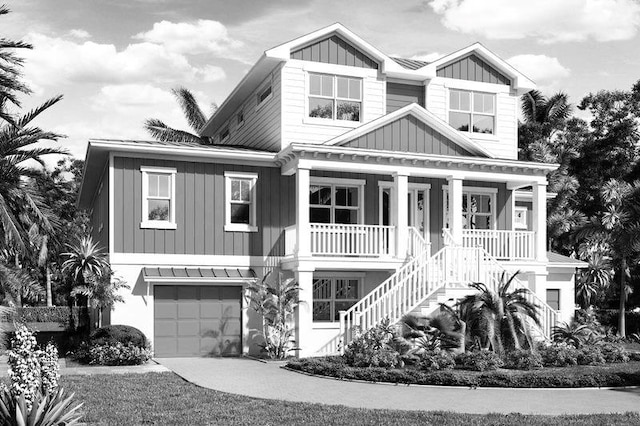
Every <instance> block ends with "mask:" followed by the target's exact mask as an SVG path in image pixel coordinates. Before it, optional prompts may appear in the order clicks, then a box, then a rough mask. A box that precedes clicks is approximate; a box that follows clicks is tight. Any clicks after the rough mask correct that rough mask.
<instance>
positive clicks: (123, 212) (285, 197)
mask: <svg viewBox="0 0 640 426" xmlns="http://www.w3.org/2000/svg"><path fill="white" fill-rule="evenodd" d="M140 166H157V167H175V168H176V169H177V174H176V200H175V206H176V224H177V229H175V230H164V229H141V228H140V222H141V220H142V174H141V172H140ZM225 171H238V172H253V173H258V181H257V187H256V194H257V197H258V199H257V205H256V209H257V211H256V216H257V225H258V229H259V231H258V232H226V231H224V223H225V217H224V202H225V194H224V172H225ZM114 178H115V193H116V194H118V193H120V194H122V196H121V197H116V199H115V206H114V215H115V217H114V222H115V224H116V228H115V230H114V231H115V232H114V238H115V251H116V252H119V253H166V254H207V255H243V256H263V255H266V254H270V255H276V256H277V255H282V254H283V253H284V241H283V239H284V236H283V230H284V228H285V227H286V226H289V225H291V224H293V222H294V216H295V204H294V203H293V197H294V190H295V186H294V185H295V180H294V178H293V177H285V176H282V175H281V174H280V170H279V169H278V168H273V167H264V168H260V167H250V166H239V165H227V164H212V163H190V162H177V161H170V160H151V159H132V158H121V157H116V158H115V176H114Z"/></svg>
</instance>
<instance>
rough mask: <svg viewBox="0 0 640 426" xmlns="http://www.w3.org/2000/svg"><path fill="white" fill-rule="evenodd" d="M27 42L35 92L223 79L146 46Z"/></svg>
mask: <svg viewBox="0 0 640 426" xmlns="http://www.w3.org/2000/svg"><path fill="white" fill-rule="evenodd" d="M28 40H29V41H30V42H31V43H33V44H34V45H35V46H36V48H35V49H33V50H32V51H27V52H25V54H24V56H25V59H26V65H25V76H26V79H27V80H28V81H29V82H30V83H32V85H34V89H35V90H36V91H38V88H39V86H40V87H46V86H59V85H61V84H69V83H74V84H75V83H99V84H114V83H159V82H164V83H175V82H176V81H180V82H185V81H186V82H188V81H193V80H194V79H200V78H205V77H206V81H214V80H220V79H222V78H224V71H222V70H221V69H218V70H216V69H215V67H211V66H208V67H204V68H199V67H196V66H193V65H191V63H190V62H189V61H188V60H187V58H186V57H185V56H184V55H181V54H179V53H175V52H170V51H168V50H167V49H166V48H165V47H164V46H161V45H158V44H153V43H148V42H143V43H135V44H130V45H128V46H127V47H125V48H124V49H121V50H118V49H117V48H116V46H114V45H113V44H100V43H95V42H92V41H84V42H80V43H79V42H76V41H71V40H65V39H62V38H56V37H49V36H46V35H42V34H30V35H29V36H28ZM212 79H213V80H212Z"/></svg>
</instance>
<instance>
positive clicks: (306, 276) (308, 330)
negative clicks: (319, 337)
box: [295, 267, 314, 357]
mask: <svg viewBox="0 0 640 426" xmlns="http://www.w3.org/2000/svg"><path fill="white" fill-rule="evenodd" d="M311 269H312V268H306V267H299V268H298V269H297V270H296V271H295V275H296V281H297V283H298V286H299V287H300V290H299V291H298V297H299V300H300V304H299V305H298V307H297V308H296V311H295V321H296V347H297V348H299V349H298V350H297V351H296V352H297V355H298V356H299V357H306V356H311V355H313V350H314V349H313V348H312V347H311V343H312V342H313V271H312V270H311Z"/></svg>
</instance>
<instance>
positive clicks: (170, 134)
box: [144, 87, 218, 145]
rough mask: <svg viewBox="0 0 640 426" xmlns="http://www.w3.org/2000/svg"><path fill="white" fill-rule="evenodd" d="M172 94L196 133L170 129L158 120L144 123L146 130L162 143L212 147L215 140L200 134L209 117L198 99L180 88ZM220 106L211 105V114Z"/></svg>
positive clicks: (149, 120) (172, 90)
mask: <svg viewBox="0 0 640 426" xmlns="http://www.w3.org/2000/svg"><path fill="white" fill-rule="evenodd" d="M171 93H173V96H175V98H176V100H177V101H178V103H179V104H180V108H181V109H182V112H183V113H184V116H185V118H186V119H187V123H189V127H191V129H192V130H193V131H194V132H195V133H191V132H188V131H185V130H180V129H175V128H173V127H169V126H168V125H166V124H165V123H164V122H163V121H162V120H158V119H157V118H149V119H147V120H145V122H144V128H145V129H146V130H147V132H149V134H150V135H151V137H152V138H154V139H156V140H159V141H161V142H192V143H199V144H202V145H212V144H213V138H211V137H208V136H200V135H199V134H198V132H199V131H200V129H202V128H203V127H204V125H205V124H206V123H207V117H206V116H205V114H204V112H203V111H202V109H201V108H200V106H199V105H198V102H197V101H196V98H195V97H194V96H193V93H191V92H190V91H189V90H188V89H185V88H184V87H178V88H176V89H171ZM217 109H218V106H217V105H216V104H213V105H211V114H214V113H215V112H216V110H217Z"/></svg>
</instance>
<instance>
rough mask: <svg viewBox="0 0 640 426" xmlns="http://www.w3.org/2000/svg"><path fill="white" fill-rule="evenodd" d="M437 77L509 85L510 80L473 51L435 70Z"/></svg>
mask: <svg viewBox="0 0 640 426" xmlns="http://www.w3.org/2000/svg"><path fill="white" fill-rule="evenodd" d="M436 75H437V76H438V77H445V78H455V79H458V80H469V81H479V82H482V83H493V84H505V85H507V86H508V85H510V84H511V80H510V79H509V78H508V77H507V76H505V75H504V74H502V73H501V72H500V71H498V70H497V69H495V68H494V67H493V66H491V65H490V64H488V63H487V62H486V61H484V60H483V59H482V58H480V57H479V56H477V55H474V54H473V53H471V54H469V55H467V56H464V57H462V58H460V59H456V60H455V61H453V62H451V63H449V64H446V65H443V66H441V67H439V68H438V69H437V70H436Z"/></svg>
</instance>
